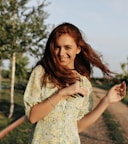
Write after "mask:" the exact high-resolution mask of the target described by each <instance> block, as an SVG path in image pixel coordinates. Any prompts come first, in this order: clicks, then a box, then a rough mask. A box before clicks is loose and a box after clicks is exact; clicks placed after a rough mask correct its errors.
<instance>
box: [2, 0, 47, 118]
mask: <svg viewBox="0 0 128 144" xmlns="http://www.w3.org/2000/svg"><path fill="white" fill-rule="evenodd" d="M28 2H29V0H0V3H1V5H0V19H1V21H0V30H1V33H0V56H1V58H2V59H5V58H9V57H11V58H12V62H11V63H12V74H11V96H10V98H11V99H10V101H11V102H10V103H11V106H10V114H9V118H11V117H12V115H13V111H14V81H15V80H14V78H15V61H16V55H17V54H18V53H25V52H26V53H29V54H31V55H33V56H36V57H39V56H40V54H42V51H43V48H44V43H45V39H46V38H47V35H48V31H47V29H48V25H45V19H46V18H47V17H48V14H47V13H46V12H45V11H44V7H45V6H48V4H49V3H46V1H45V0H44V1H43V2H42V3H40V4H37V5H35V6H33V7H30V6H29V5H27V4H28Z"/></svg>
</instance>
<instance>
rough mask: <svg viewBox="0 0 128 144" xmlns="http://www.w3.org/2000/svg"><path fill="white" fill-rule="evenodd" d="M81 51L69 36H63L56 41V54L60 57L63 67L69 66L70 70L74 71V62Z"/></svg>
mask: <svg viewBox="0 0 128 144" xmlns="http://www.w3.org/2000/svg"><path fill="white" fill-rule="evenodd" d="M80 50H81V49H80V47H78V46H77V45H76V43H75V41H74V39H73V38H72V37H71V36H70V35H68V34H63V35H61V36H60V37H59V38H57V40H56V45H55V54H56V55H57V56H58V58H59V60H60V63H61V65H62V66H67V67H68V68H69V69H74V60H75V57H76V55H77V54H79V53H80Z"/></svg>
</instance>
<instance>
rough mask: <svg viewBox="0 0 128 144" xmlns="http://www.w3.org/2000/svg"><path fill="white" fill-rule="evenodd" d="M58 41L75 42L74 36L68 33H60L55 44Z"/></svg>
mask: <svg viewBox="0 0 128 144" xmlns="http://www.w3.org/2000/svg"><path fill="white" fill-rule="evenodd" d="M59 43H69V44H70V43H76V42H75V40H74V38H73V37H72V36H71V35H69V34H62V35H61V36H59V37H58V38H57V39H56V44H59Z"/></svg>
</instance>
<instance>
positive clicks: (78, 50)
mask: <svg viewBox="0 0 128 144" xmlns="http://www.w3.org/2000/svg"><path fill="white" fill-rule="evenodd" d="M80 52H81V47H80V46H78V47H77V52H76V54H79V53H80Z"/></svg>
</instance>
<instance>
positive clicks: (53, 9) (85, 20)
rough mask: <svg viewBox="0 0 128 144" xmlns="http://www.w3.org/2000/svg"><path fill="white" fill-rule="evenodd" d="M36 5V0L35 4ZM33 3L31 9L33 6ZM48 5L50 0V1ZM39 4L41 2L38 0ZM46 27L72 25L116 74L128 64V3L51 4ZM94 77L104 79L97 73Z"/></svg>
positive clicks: (63, 0) (64, 0) (65, 0)
mask: <svg viewBox="0 0 128 144" xmlns="http://www.w3.org/2000/svg"><path fill="white" fill-rule="evenodd" d="M32 1H34V0H32ZM32 1H31V5H32V4H33V3H34V2H32ZM47 1H48V0H47ZM38 2H40V0H38ZM48 2H50V4H49V5H48V6H46V7H45V11H46V12H47V13H48V14H49V17H48V18H47V19H46V21H45V22H46V24H54V25H55V26H57V25H59V24H61V23H63V22H70V23H73V24H74V25H76V26H77V27H78V28H79V29H80V30H81V31H82V32H83V34H84V38H85V40H86V41H87V42H88V43H89V44H90V45H91V46H92V47H93V49H94V50H96V51H98V53H100V54H101V55H103V62H104V63H107V64H108V66H109V68H110V69H111V70H112V71H114V72H117V73H121V72H122V70H121V63H124V62H127V61H128V60H127V59H128V0H79V1H77V0H76V1H74V0H49V1H48ZM94 75H95V76H101V75H102V73H101V71H100V70H98V69H94Z"/></svg>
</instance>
